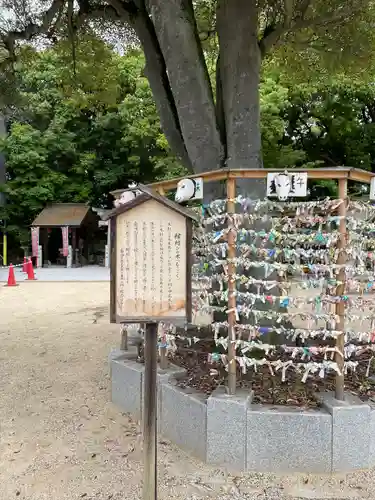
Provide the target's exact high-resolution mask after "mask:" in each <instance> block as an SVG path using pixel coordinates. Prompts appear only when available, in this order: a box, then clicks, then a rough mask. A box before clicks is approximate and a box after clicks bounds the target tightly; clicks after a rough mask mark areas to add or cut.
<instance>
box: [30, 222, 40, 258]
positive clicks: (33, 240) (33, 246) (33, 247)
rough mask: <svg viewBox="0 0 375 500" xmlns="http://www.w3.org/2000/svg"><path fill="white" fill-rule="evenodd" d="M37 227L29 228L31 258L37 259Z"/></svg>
mask: <svg viewBox="0 0 375 500" xmlns="http://www.w3.org/2000/svg"><path fill="white" fill-rule="evenodd" d="M38 247H39V227H32V228H31V251H32V256H33V257H38Z"/></svg>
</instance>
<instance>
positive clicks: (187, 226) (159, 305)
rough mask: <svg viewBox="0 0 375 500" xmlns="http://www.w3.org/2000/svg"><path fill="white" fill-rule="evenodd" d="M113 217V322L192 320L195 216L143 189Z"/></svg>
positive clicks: (180, 321) (181, 321) (182, 321)
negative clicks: (192, 266)
mask: <svg viewBox="0 0 375 500" xmlns="http://www.w3.org/2000/svg"><path fill="white" fill-rule="evenodd" d="M112 217H113V219H114V220H113V223H111V227H112V259H111V261H112V264H111V322H112V323H142V322H143V323H144V322H158V321H165V322H178V323H184V322H185V321H188V322H190V321H191V239H192V218H194V215H192V214H190V211H188V210H186V209H184V208H182V207H180V206H179V205H177V204H176V203H174V202H171V201H169V200H167V199H166V198H163V197H161V196H159V195H155V194H153V193H152V194H151V193H144V194H141V195H139V196H138V197H137V198H135V199H134V200H133V201H131V202H128V203H126V204H125V205H123V206H122V207H120V208H118V209H116V211H115V212H114V213H113V215H112Z"/></svg>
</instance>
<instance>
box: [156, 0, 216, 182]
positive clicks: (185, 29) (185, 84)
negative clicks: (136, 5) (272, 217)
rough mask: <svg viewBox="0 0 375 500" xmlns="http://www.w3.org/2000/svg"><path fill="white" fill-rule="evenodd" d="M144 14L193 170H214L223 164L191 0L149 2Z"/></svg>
mask: <svg viewBox="0 0 375 500" xmlns="http://www.w3.org/2000/svg"><path fill="white" fill-rule="evenodd" d="M148 12H149V14H150V16H149V18H150V20H152V24H153V26H154V28H155V33H156V36H157V41H158V45H159V47H160V50H161V52H162V56H163V60H164V61H165V66H166V70H167V72H168V80H169V82H170V87H171V90H172V93H173V99H174V102H175V103H176V109H177V113H178V118H179V122H180V126H181V132H182V137H183V140H184V144H185V147H186V150H187V152H188V155H189V158H190V160H191V163H192V164H193V166H194V170H195V172H204V171H207V170H210V169H215V168H218V167H220V166H221V165H222V164H223V159H224V148H223V145H222V143H221V138H220V132H219V129H218V125H217V120H216V109H215V104H214V99H213V93H212V88H211V83H210V79H209V75H208V70H207V66H206V62H205V59H204V54H203V50H202V46H201V43H200V40H199V35H198V30H197V25H196V20H195V17H194V10H193V4H192V0H149V1H148Z"/></svg>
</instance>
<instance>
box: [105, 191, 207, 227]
mask: <svg viewBox="0 0 375 500" xmlns="http://www.w3.org/2000/svg"><path fill="white" fill-rule="evenodd" d="M135 189H136V190H138V191H141V193H142V194H140V195H139V196H137V197H136V198H134V200H132V201H129V202H128V203H126V204H125V205H121V206H120V207H118V208H115V209H113V210H112V211H111V212H110V213H109V214H107V215H106V216H105V219H111V218H112V217H115V216H116V215H118V214H121V213H123V212H127V211H128V210H131V209H132V208H134V207H137V206H138V205H140V204H142V203H144V202H145V201H147V200H149V199H154V200H156V201H157V202H158V203H161V204H162V205H164V206H166V207H167V208H169V209H171V210H173V211H174V212H177V213H179V214H181V215H183V216H184V217H187V218H189V219H191V220H195V221H198V219H199V217H198V215H197V214H195V213H194V212H193V211H192V210H190V209H188V208H185V207H182V206H181V205H179V204H178V203H176V202H174V201H172V200H169V199H168V198H166V197H165V196H161V195H160V194H158V193H156V192H155V191H153V190H152V189H150V188H148V187H147V186H145V185H143V184H138V185H137V187H136V188H135ZM125 191H134V189H124V191H123V192H125Z"/></svg>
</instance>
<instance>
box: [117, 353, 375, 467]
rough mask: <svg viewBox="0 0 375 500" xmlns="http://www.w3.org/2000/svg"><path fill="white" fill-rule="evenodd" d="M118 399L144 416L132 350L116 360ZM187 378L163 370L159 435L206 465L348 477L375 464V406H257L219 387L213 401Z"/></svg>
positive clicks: (326, 397)
mask: <svg viewBox="0 0 375 500" xmlns="http://www.w3.org/2000/svg"><path fill="white" fill-rule="evenodd" d="M109 363H110V367H111V368H110V373H111V387H112V402H113V403H114V404H115V405H117V406H118V407H119V408H120V409H121V411H123V412H126V413H130V414H131V415H132V416H133V417H134V418H136V419H138V420H141V419H142V406H143V404H142V397H143V370H144V368H143V365H141V364H139V363H136V361H135V360H134V355H132V354H131V353H126V354H124V352H122V353H121V352H118V351H116V353H114V352H113V353H111V355H110V357H109ZM184 373H185V371H184V370H182V369H181V368H178V367H176V366H173V365H172V366H170V367H169V368H168V369H167V370H160V369H159V370H158V432H159V434H161V435H162V436H163V437H164V438H166V439H169V440H170V441H172V442H173V443H174V444H176V445H177V446H179V447H181V448H182V449H183V450H185V451H187V452H188V453H191V454H192V455H194V456H195V457H197V458H199V459H201V460H202V461H204V462H206V463H209V464H212V465H216V466H220V467H225V468H227V469H229V470H233V471H238V472H240V471H252V472H270V473H294V472H297V473H299V472H301V473H318V474H319V473H321V474H325V473H346V472H351V471H356V470H363V469H368V468H371V467H374V466H375V403H368V404H367V403H363V402H362V401H360V400H359V399H358V398H355V397H354V396H352V395H350V394H347V395H345V401H337V400H336V399H335V398H334V395H333V394H331V393H324V394H321V395H319V398H320V401H321V406H320V407H319V408H318V409H310V410H300V409H293V408H288V407H282V406H270V405H258V404H253V403H252V394H251V393H250V394H249V393H245V392H241V391H239V392H238V393H237V394H236V395H235V396H229V395H227V394H226V392H225V390H224V388H219V389H217V390H216V391H214V392H213V393H212V395H211V396H209V397H208V398H207V397H206V396H204V395H202V394H199V393H197V392H196V391H194V390H191V389H185V388H182V387H179V385H178V378H179V377H180V376H182V375H183V374H184Z"/></svg>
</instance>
